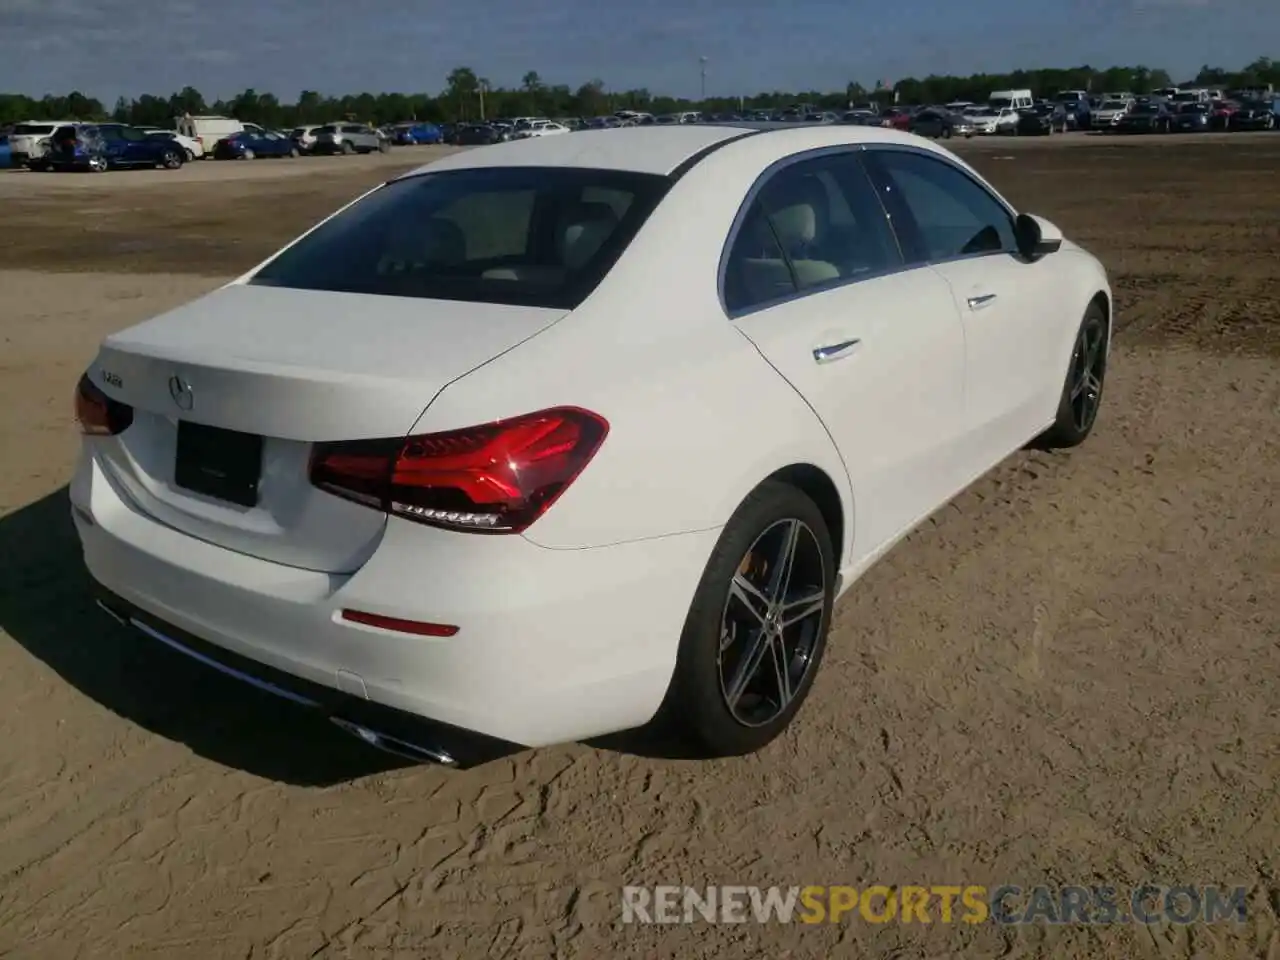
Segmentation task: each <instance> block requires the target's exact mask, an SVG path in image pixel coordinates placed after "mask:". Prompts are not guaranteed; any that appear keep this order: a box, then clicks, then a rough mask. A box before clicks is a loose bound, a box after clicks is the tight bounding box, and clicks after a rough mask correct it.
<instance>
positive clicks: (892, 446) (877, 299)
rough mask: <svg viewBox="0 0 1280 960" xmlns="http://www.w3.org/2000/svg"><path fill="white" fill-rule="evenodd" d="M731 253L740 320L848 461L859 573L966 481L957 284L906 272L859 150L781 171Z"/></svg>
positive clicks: (729, 299)
mask: <svg viewBox="0 0 1280 960" xmlns="http://www.w3.org/2000/svg"><path fill="white" fill-rule="evenodd" d="M726 249H727V252H726V256H725V261H724V270H723V287H722V290H723V296H724V303H725V307H726V310H727V311H728V312H729V315H730V317H731V318H732V320H733V323H734V324H735V325H736V327H737V329H738V330H739V331H740V332H741V333H742V334H743V335H744V336H745V337H747V339H749V340H750V341H751V342H752V343H753V344H754V345H755V346H756V348H757V349H758V350H759V351H760V353H761V354H762V356H763V357H764V358H765V360H767V361H768V362H769V364H770V365H771V366H773V368H774V369H775V370H777V371H778V373H780V374H781V375H782V376H783V377H784V378H785V379H786V380H787V381H788V382H789V383H790V384H791V385H792V387H794V388H795V390H796V391H797V392H798V393H799V394H800V395H801V396H802V397H804V399H805V400H806V401H807V402H808V404H809V406H810V407H811V408H812V409H813V411H814V412H815V413H816V414H817V416H818V417H819V418H820V419H821V421H822V423H823V424H824V425H825V427H826V429H827V432H828V433H829V434H830V436H831V438H832V440H833V441H834V443H835V445H836V447H837V449H838V450H839V452H840V455H841V457H842V458H843V460H844V464H845V466H846V468H847V470H848V473H849V479H850V483H851V486H852V489H853V494H854V500H855V516H854V530H855V534H854V552H853V555H852V556H851V558H850V562H851V564H853V565H855V566H856V565H857V564H858V563H860V562H864V561H865V560H866V559H867V558H868V557H870V556H872V555H874V554H875V553H876V552H877V551H878V550H880V549H881V548H882V547H883V546H885V545H887V544H890V543H892V541H893V540H895V539H896V538H897V537H898V536H899V535H900V534H901V533H902V532H903V531H904V530H905V529H906V528H908V527H909V526H911V525H912V524H914V523H915V522H917V521H918V520H919V519H921V518H922V517H923V516H924V515H926V514H927V513H929V512H930V511H932V510H933V509H934V508H936V507H937V506H938V505H939V504H940V503H942V502H943V501H944V500H945V499H946V498H947V497H948V496H950V494H951V493H954V492H955V489H957V487H958V482H959V481H958V474H957V472H956V470H955V469H954V464H953V460H954V457H953V454H952V452H951V451H952V450H953V449H954V448H955V446H956V445H957V444H959V443H960V442H961V441H962V435H963V429H964V420H963V392H964V335H963V327H962V324H961V321H960V318H959V316H958V314H957V313H956V308H955V303H954V300H953V298H952V296H951V291H950V288H949V287H948V286H947V283H946V281H944V280H943V279H942V277H940V276H939V275H938V274H937V273H935V272H934V271H932V270H930V269H928V268H927V267H926V268H924V269H918V270H904V269H903V258H902V254H901V251H900V249H899V246H898V243H897V240H896V238H895V237H894V233H893V230H892V228H891V227H890V224H889V221H888V220H887V218H886V216H885V213H884V210H883V208H882V207H881V205H880V203H879V202H878V201H877V199H876V196H875V192H874V190H873V189H872V186H871V183H870V181H869V180H868V179H867V177H866V174H865V172H864V170H863V169H862V165H861V162H860V160H859V157H858V151H856V150H843V151H836V152H826V153H822V154H819V155H817V156H811V157H806V158H803V159H799V160H797V161H796V162H794V163H791V164H788V165H785V166H784V167H782V168H781V169H779V170H777V171H776V172H775V173H773V174H771V175H770V176H769V179H768V180H767V181H766V182H764V183H763V184H762V185H761V187H760V189H759V191H758V192H757V193H756V195H755V196H754V198H753V199H751V201H750V203H749V204H748V206H747V207H745V208H744V210H743V212H742V214H741V215H740V217H739V223H738V227H737V228H736V232H735V233H734V234H733V235H732V238H731V240H730V243H729V245H728V246H727V248H726ZM762 442H766V441H765V440H764V439H763V438H762Z"/></svg>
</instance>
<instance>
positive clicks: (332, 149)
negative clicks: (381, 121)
mask: <svg viewBox="0 0 1280 960" xmlns="http://www.w3.org/2000/svg"><path fill="white" fill-rule="evenodd" d="M390 149H391V141H390V140H387V139H386V138H385V137H383V136H381V135H380V134H379V133H378V131H377V130H375V129H373V127H371V126H369V125H368V124H364V123H327V124H325V125H324V126H323V127H318V128H317V129H316V142H315V144H314V145H313V146H312V147H311V152H312V153H347V154H350V153H376V152H379V151H381V152H382V153H386V152H387V151H388V150H390Z"/></svg>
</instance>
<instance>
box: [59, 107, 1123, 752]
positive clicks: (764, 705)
mask: <svg viewBox="0 0 1280 960" xmlns="http://www.w3.org/2000/svg"><path fill="white" fill-rule="evenodd" d="M783 126H784V128H783V129H749V128H745V127H742V126H736V127H735V126H714V125H671V126H651V127H636V128H628V129H618V130H601V131H593V132H585V133H578V134H575V135H573V136H569V137H543V138H531V139H529V140H526V141H522V142H518V143H508V144H500V145H494V146H488V147H483V148H481V149H477V150H473V151H466V152H458V153H454V154H452V155H449V156H447V157H445V158H443V159H440V160H438V161H436V162H434V163H431V164H429V165H428V166H426V167H424V168H422V169H420V170H417V171H415V172H413V173H411V174H408V175H405V176H401V177H399V178H397V179H395V180H392V181H391V182H389V183H386V184H384V185H382V186H380V187H378V188H377V189H375V190H373V191H371V192H370V193H368V194H366V195H365V196H363V197H361V198H360V199H358V200H356V201H355V202H353V203H352V204H350V205H348V206H347V207H345V208H343V209H342V210H340V211H338V212H337V213H336V214H334V215H332V216H331V217H329V218H328V219H326V220H324V221H323V222H321V223H320V224H319V225H318V226H316V227H314V228H313V229H312V230H310V231H309V232H307V233H305V234H304V235H303V236H301V237H300V238H299V239H297V240H296V241H294V242H293V243H291V244H290V245H289V246H287V247H285V248H284V249H283V250H281V251H280V252H279V253H277V254H276V255H275V256H273V257H272V258H271V259H269V260H268V261H266V262H265V263H263V264H262V265H260V266H258V267H257V268H255V269H254V270H252V271H251V272H249V273H248V274H246V275H245V276H243V277H241V278H239V279H237V280H235V281H234V282H232V283H230V284H228V285H226V286H224V287H222V288H221V289H219V290H217V291H215V292H213V293H211V294H209V295H208V296H205V297H203V298H201V299H199V300H197V301H195V302H194V303H191V304H189V305H187V306H184V307H181V308H179V309H177V310H174V311H172V312H170V313H166V314H164V315H163V316H160V317H157V318H155V319H153V320H151V321H149V322H146V323H142V324H140V325H138V326H135V327H133V328H131V329H128V330H124V331H123V332H120V333H117V334H115V335H113V336H111V337H109V338H108V339H107V340H106V341H105V342H104V343H103V344H102V346H101V349H100V352H99V353H98V355H97V357H96V358H95V360H94V361H93V363H92V365H91V366H90V368H89V369H88V371H87V372H86V373H85V374H84V376H83V378H82V379H81V381H80V383H79V386H78V390H77V395H76V405H77V417H78V419H79V421H80V423H81V427H82V431H83V433H84V435H85V436H84V441H83V453H82V456H81V458H80V461H79V465H78V469H77V472H76V475H75V478H74V480H73V482H72V485H71V502H72V511H73V514H74V520H75V524H76V527H77V530H78V532H79V536H80V539H81V541H82V543H83V548H84V556H85V560H86V563H87V565H88V568H89V571H90V573H91V574H92V577H93V579H94V581H95V582H96V586H97V587H98V588H100V591H101V592H100V595H99V602H100V603H101V605H102V606H103V607H104V608H105V609H106V610H107V611H108V612H109V613H111V614H112V615H113V616H115V617H116V618H117V619H118V620H120V621H122V622H124V623H126V624H129V625H132V626H133V627H135V628H137V629H139V630H141V631H143V632H144V633H146V634H147V635H149V636H150V637H152V638H154V640H156V641H158V642H160V643H162V644H165V645H167V646H169V647H171V648H174V649H176V650H178V651H180V652H182V653H185V654H187V655H189V656H191V657H194V658H196V659H197V660H199V661H201V662H203V663H205V664H207V665H208V666H209V667H211V668H214V669H218V670H221V671H223V672H224V673H228V674H231V675H233V676H235V677H238V678H239V679H241V680H243V681H246V682H248V683H251V684H254V685H255V686H258V687H259V688H262V689H265V690H268V691H270V692H273V693H276V694H278V695H280V696H283V697H286V698H288V699H290V700H293V701H295V702H297V703H300V704H305V705H307V706H310V707H314V708H317V709H319V710H321V711H323V712H324V715H325V716H327V717H329V718H331V719H332V720H333V721H334V722H335V723H337V724H338V725H339V726H341V727H343V728H344V729H346V730H347V731H348V732H351V733H354V734H356V735H358V736H360V737H362V738H363V739H365V740H366V741H368V742H369V743H371V744H373V745H375V746H378V747H381V748H384V749H387V750H391V751H394V752H398V753H401V754H404V755H406V756H409V757H413V758H418V759H426V760H434V761H437V762H442V763H456V764H459V765H468V764H471V763H474V762H479V761H480V760H482V759H486V758H488V757H490V756H494V755H500V754H502V753H504V752H510V751H513V750H516V749H519V748H521V747H529V746H537V745H543V744H550V743H555V742H560V741H566V740H580V739H585V738H590V737H593V736H596V735H602V734H606V733H610V732H618V731H626V730H632V729H635V728H640V727H646V728H648V729H656V728H662V729H670V730H673V731H675V732H677V733H679V734H680V735H681V736H682V737H683V739H684V740H685V741H687V742H688V743H689V744H690V745H692V746H693V747H694V748H696V750H697V751H698V752H700V753H702V754H704V755H732V754H741V753H745V752H750V751H752V750H755V749H758V748H760V747H762V746H763V745H764V744H766V743H768V742H769V741H770V740H771V739H773V738H774V737H775V736H777V735H778V734H779V732H780V731H782V730H783V729H784V728H785V727H786V726H787V724H788V723H789V722H790V721H791V720H792V718H793V717H794V716H795V714H796V711H797V710H798V709H799V707H800V705H801V703H802V702H803V700H804V699H805V696H806V694H807V693H808V691H809V689H810V686H811V684H812V683H813V679H814V674H815V672H816V671H817V669H818V667H819V664H820V663H821V661H822V655H823V648H824V645H825V642H826V637H827V632H828V627H829V624H830V619H831V610H832V603H833V601H834V600H835V599H836V598H837V597H839V596H840V594H841V593H842V592H843V591H845V590H847V589H849V587H850V586H851V585H852V584H853V583H854V582H855V581H856V580H857V579H858V577H859V576H860V575H861V574H862V573H863V572H864V571H866V570H867V569H868V568H869V567H870V566H871V565H872V564H873V563H874V562H875V561H876V560H877V559H878V558H879V557H881V556H882V555H883V554H884V553H885V552H886V551H888V550H889V549H890V548H891V547H892V546H893V545H894V544H895V543H896V542H897V541H899V540H900V539H901V538H902V537H903V536H905V535H906V534H907V533H908V532H909V531H910V530H911V529H912V528H913V527H915V526H916V525H918V524H919V523H921V522H922V521H923V520H924V519H925V518H927V517H928V516H929V515H930V514H931V513H932V512H933V511H935V510H937V509H938V508H939V507H940V506H942V505H943V504H944V503H946V501H947V500H948V499H949V498H951V497H953V496H954V495H956V494H957V493H958V492H960V491H961V490H963V489H964V488H965V487H966V486H967V485H968V484H970V483H971V482H973V481H974V480H975V479H976V478H978V477H979V476H981V475H982V474H983V473H984V472H985V471H987V470H988V469H990V468H991V467H992V466H993V465H995V464H996V463H997V462H998V461H1000V460H1001V459H1002V458H1004V457H1006V456H1007V455H1009V454H1010V453H1011V452H1013V451H1015V450H1017V449H1019V448H1020V447H1022V446H1024V445H1025V444H1027V443H1028V442H1029V441H1032V440H1038V441H1039V442H1041V443H1043V444H1046V445H1051V446H1059V447H1069V446H1074V445H1076V444H1078V443H1080V442H1081V441H1082V440H1084V439H1085V437H1086V436H1087V435H1088V434H1089V432H1090V430H1091V428H1092V427H1093V424H1094V419H1095V416H1096V414H1097V410H1098V405H1099V401H1100V399H1101V395H1102V387H1103V379H1104V374H1105V372H1106V365H1107V357H1108V350H1109V344H1110V332H1111V326H1112V301H1111V293H1110V288H1109V286H1108V282H1107V277H1106V273H1105V271H1104V270H1103V268H1102V266H1101V265H1100V264H1099V263H1098V261H1097V260H1096V259H1094V258H1093V257H1092V256H1090V255H1089V254H1088V253H1086V252H1085V251H1083V250H1082V249H1080V248H1079V247H1077V246H1075V245H1074V244H1072V243H1070V242H1069V241H1067V240H1065V239H1064V238H1063V236H1062V234H1061V233H1060V231H1059V230H1058V229H1057V228H1056V227H1054V226H1053V225H1052V224H1051V223H1049V222H1048V221H1046V220H1043V219H1040V218H1038V217H1034V216H1030V215H1027V214H1023V213H1019V212H1018V211H1017V210H1015V209H1014V208H1013V207H1012V206H1011V205H1010V204H1009V203H1008V202H1006V201H1005V200H1004V199H1003V198H1002V197H1001V196H1000V194H999V193H997V192H996V191H995V190H994V189H993V188H992V187H991V185H990V184H988V183H987V182H986V181H985V180H984V179H983V178H982V177H981V176H979V175H978V174H977V173H975V172H974V171H973V170H972V169H970V167H969V166H967V165H966V164H965V163H964V162H962V161H961V160H959V159H958V158H957V157H955V156H954V155H952V154H951V153H949V152H947V151H946V150H944V149H941V148H940V147H937V146H935V145H933V144H932V143H930V142H928V141H925V140H923V139H921V138H918V137H915V136H911V135H909V134H900V133H896V132H894V131H892V130H886V129H880V128H869V127H856V126H839V125H837V126H810V127H796V126H794V125H783ZM229 709H230V706H229Z"/></svg>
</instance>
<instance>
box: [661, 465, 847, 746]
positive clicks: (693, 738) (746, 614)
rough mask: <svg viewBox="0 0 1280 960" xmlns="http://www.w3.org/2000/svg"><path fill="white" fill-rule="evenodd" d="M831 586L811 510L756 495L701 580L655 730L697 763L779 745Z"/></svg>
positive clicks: (773, 486) (805, 504) (817, 643)
mask: <svg viewBox="0 0 1280 960" xmlns="http://www.w3.org/2000/svg"><path fill="white" fill-rule="evenodd" d="M835 582H836V559H835V550H834V548H833V547H832V544H831V534H830V532H829V531H828V529H827V524H826V521H825V520H824V519H823V516H822V512H821V511H820V510H819V509H818V507H817V506H816V505H815V504H814V502H813V501H812V500H811V499H810V498H809V497H807V496H805V495H804V494H803V493H802V492H801V491H800V490H798V489H797V488H795V487H793V486H791V485H789V484H786V483H780V482H776V481H769V482H766V483H764V484H762V485H761V486H760V487H758V488H757V489H756V490H755V492H754V493H752V494H751V496H750V497H748V498H747V499H746V501H744V502H743V504H742V505H741V506H740V507H739V508H738V510H737V512H736V513H735V514H734V515H733V517H732V519H731V520H730V521H729V523H728V524H727V525H726V527H725V529H724V532H723V533H722V534H721V536H720V540H719V542H718V543H717V544H716V548H715V550H714V552H713V553H712V555H711V559H710V561H709V562H708V563H707V567H706V569H705V571H704V572H703V575H702V580H701V581H700V583H699V585H698V590H697V593H696V594H695V595H694V600H693V604H692V606H691V607H690V610H689V615H688V617H687V618H686V621H685V626H684V631H683V633H682V634H681V637H680V647H679V653H678V655H677V661H676V669H675V673H674V675H673V677H672V681H671V686H670V688H669V689H668V691H667V697H666V700H665V701H664V703H663V707H662V710H661V711H660V712H659V718H660V723H661V724H662V725H663V726H665V727H666V728H667V729H668V730H669V731H670V732H673V733H675V734H676V735H678V736H679V737H680V739H681V740H683V741H684V742H685V744H686V745H687V746H688V747H691V748H692V749H693V750H694V751H696V752H697V753H698V754H700V755H704V756H708V755H709V756H737V755H741V754H745V753H751V752H753V751H755V750H759V749H760V748H762V747H764V746H765V745H766V744H768V743H769V742H770V741H771V740H773V739H774V738H775V737H777V736H778V734H780V733H781V732H782V731H783V730H785V729H786V727H787V725H788V724H789V723H790V722H791V720H792V718H793V717H795V715H796V713H797V711H799V709H800V705H801V704H802V703H803V702H804V699H805V697H806V696H807V695H808V693H809V689H810V687H811V686H812V684H813V678H814V674H815V673H816V672H817V670H818V665H819V664H820V663H821V661H822V654H823V650H824V649H825V647H826V640H827V631H828V629H829V627H830V621H831V606H832V600H833V598H834V595H835Z"/></svg>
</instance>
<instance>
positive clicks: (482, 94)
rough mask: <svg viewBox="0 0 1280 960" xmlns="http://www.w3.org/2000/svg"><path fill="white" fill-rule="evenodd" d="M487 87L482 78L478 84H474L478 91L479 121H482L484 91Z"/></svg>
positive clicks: (485, 81)
mask: <svg viewBox="0 0 1280 960" xmlns="http://www.w3.org/2000/svg"><path fill="white" fill-rule="evenodd" d="M488 86H489V81H488V80H485V79H484V78H481V80H480V82H479V83H477V84H476V88H477V89H478V90H479V91H480V119H481V120H483V119H484V91H485V88H486V87H488Z"/></svg>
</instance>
